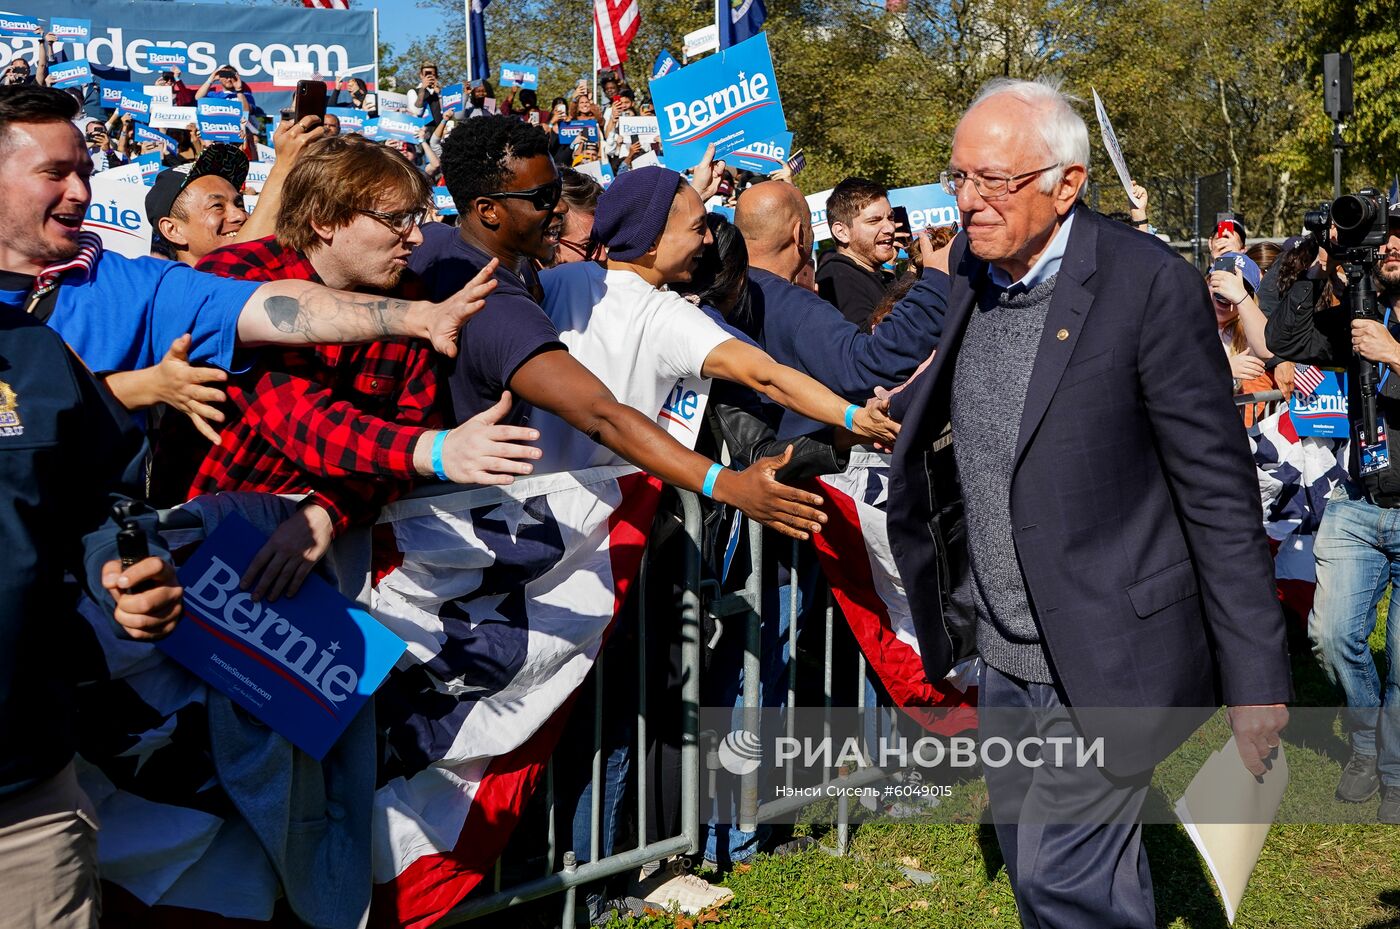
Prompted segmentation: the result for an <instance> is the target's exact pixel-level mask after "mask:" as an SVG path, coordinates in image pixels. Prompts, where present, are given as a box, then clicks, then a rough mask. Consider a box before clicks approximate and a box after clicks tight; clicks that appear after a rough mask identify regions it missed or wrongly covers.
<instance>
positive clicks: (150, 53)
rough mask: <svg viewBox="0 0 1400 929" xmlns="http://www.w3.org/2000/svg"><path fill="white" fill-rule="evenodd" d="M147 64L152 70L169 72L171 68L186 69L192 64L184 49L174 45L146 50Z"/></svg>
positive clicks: (158, 46)
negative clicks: (158, 69)
mask: <svg viewBox="0 0 1400 929" xmlns="http://www.w3.org/2000/svg"><path fill="white" fill-rule="evenodd" d="M146 63H147V64H149V65H150V66H151V67H152V68H160V69H161V70H162V71H169V70H170V69H171V68H184V67H185V65H187V64H189V63H190V59H189V56H188V55H186V54H185V50H184V49H183V48H178V47H176V46H174V45H157V46H155V47H153V48H150V49H147V50H146Z"/></svg>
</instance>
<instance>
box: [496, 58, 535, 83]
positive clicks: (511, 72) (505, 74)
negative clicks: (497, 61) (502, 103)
mask: <svg viewBox="0 0 1400 929" xmlns="http://www.w3.org/2000/svg"><path fill="white" fill-rule="evenodd" d="M511 85H514V86H516V87H519V88H520V89H522V90H534V89H536V88H537V87H539V86H540V69H539V67H538V66H536V65H531V64H514V63H512V62H509V61H508V62H506V63H505V64H503V65H501V86H502V87H509V86H511Z"/></svg>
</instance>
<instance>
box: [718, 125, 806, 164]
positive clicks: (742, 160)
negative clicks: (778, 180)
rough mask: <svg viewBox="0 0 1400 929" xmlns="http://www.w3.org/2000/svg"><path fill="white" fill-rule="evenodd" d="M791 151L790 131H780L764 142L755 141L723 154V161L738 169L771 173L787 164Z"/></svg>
mask: <svg viewBox="0 0 1400 929" xmlns="http://www.w3.org/2000/svg"><path fill="white" fill-rule="evenodd" d="M791 152H792V133H791V132H780V133H778V134H777V135H776V136H774V137H773V138H771V139H768V140H767V141H764V142H756V143H754V144H753V145H750V146H749V147H748V148H741V149H739V150H738V151H737V152H730V153H729V154H728V155H725V156H724V163H725V164H726V165H728V166H729V167H731V168H737V169H738V170H740V171H752V172H753V173H754V174H772V173H773V172H774V171H778V170H780V169H782V168H784V167H786V166H787V160H788V155H789V154H791Z"/></svg>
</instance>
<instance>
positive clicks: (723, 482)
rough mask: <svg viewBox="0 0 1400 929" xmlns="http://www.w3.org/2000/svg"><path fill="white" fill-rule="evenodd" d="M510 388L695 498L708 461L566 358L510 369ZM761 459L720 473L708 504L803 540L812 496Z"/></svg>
mask: <svg viewBox="0 0 1400 929" xmlns="http://www.w3.org/2000/svg"><path fill="white" fill-rule="evenodd" d="M510 389H511V390H512V391H513V392H514V393H515V394H516V395H517V396H519V397H521V398H522V399H524V400H526V401H528V402H529V403H531V404H533V405H535V406H537V407H539V408H540V409H542V410H548V411H549V412H551V413H553V414H554V415H555V416H558V417H559V418H560V419H562V420H564V422H566V423H568V424H569V425H571V426H573V427H574V428H575V429H578V430H579V431H580V432H583V433H584V434H585V435H588V436H590V437H592V438H593V439H594V440H595V441H597V442H599V443H601V444H603V445H605V446H607V447H608V448H610V449H612V450H613V451H614V452H616V453H617V454H618V455H620V456H622V457H623V458H625V459H626V460H627V461H629V462H631V463H632V464H634V465H636V466H637V467H639V468H641V469H642V470H644V471H647V472H649V473H651V474H654V475H656V476H657V477H659V478H661V480H663V481H665V482H666V483H668V484H673V485H675V486H676V487H682V488H684V489H686V490H691V491H700V490H702V489H703V487H704V484H705V476H706V474H708V472H709V470H710V467H711V466H712V465H713V464H714V462H713V461H711V460H710V459H708V458H706V457H705V456H704V455H700V454H697V453H696V452H693V451H691V450H690V449H688V448H686V447H685V446H684V445H682V444H680V443H679V442H677V441H676V440H675V439H673V438H672V437H671V436H669V435H667V434H666V432H665V430H663V429H662V428H661V427H660V426H658V425H657V424H656V423H655V421H653V420H651V419H648V418H647V417H646V416H644V415H642V414H641V413H640V412H638V411H637V410H635V409H633V408H632V407H630V406H625V405H624V404H621V403H619V402H618V401H617V398H616V397H614V396H613V394H612V391H610V390H608V387H607V385H606V384H604V383H603V382H602V381H600V380H598V378H597V377H595V376H594V375H593V373H592V372H590V371H589V370H588V369H587V368H585V367H584V366H583V365H581V364H579V362H578V361H576V360H575V359H574V358H573V357H572V356H570V355H569V354H568V353H567V352H565V351H561V350H555V351H548V352H541V353H540V354H538V355H536V356H535V357H533V358H531V359H530V360H529V361H527V362H525V363H524V364H523V365H521V366H520V367H519V369H517V370H516V372H515V374H514V375H513V376H512V377H511V379H510ZM791 454H792V452H791V448H789V449H788V451H787V453H786V454H785V455H784V456H781V457H771V458H763V459H760V460H758V461H756V462H754V463H753V464H752V465H750V466H749V467H748V468H746V469H745V470H743V471H731V470H728V469H726V470H724V471H722V472H720V474H719V477H718V478H717V479H716V481H715V483H714V491H713V497H714V499H716V500H718V501H719V502H721V503H728V504H732V505H733V506H735V507H738V508H739V509H741V510H743V511H744V512H745V513H747V514H748V515H749V516H751V517H753V518H754V519H756V520H758V521H759V522H761V523H763V524H765V525H767V526H769V527H771V528H773V529H776V530H778V531H779V532H781V533H783V534H784V535H789V536H792V537H793V538H797V539H805V538H807V537H808V534H809V533H812V532H819V531H820V530H821V523H822V522H823V521H825V519H826V517H825V515H823V514H822V513H821V512H820V511H819V510H816V509H814V507H817V506H820V505H821V498H820V497H818V496H816V495H815V494H810V493H807V492H805V491H801V490H795V489H793V488H791V487H787V486H785V485H783V484H779V483H778V482H777V479H776V474H777V471H778V469H779V468H781V467H782V466H783V465H785V464H787V462H788V460H789V459H790V458H791Z"/></svg>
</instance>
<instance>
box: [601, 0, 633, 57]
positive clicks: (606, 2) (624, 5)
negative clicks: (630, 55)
mask: <svg viewBox="0 0 1400 929" xmlns="http://www.w3.org/2000/svg"><path fill="white" fill-rule="evenodd" d="M593 19H594V24H595V26H596V27H597V28H596V30H595V32H596V34H597V36H598V61H599V63H600V64H601V65H602V66H603V67H605V68H612V67H616V66H617V65H620V64H622V63H623V62H624V61H626V60H627V46H628V45H629V44H631V42H632V37H633V36H635V35H636V34H637V29H638V27H640V26H641V23H642V14H641V10H640V9H639V8H638V6H637V0H593Z"/></svg>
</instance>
